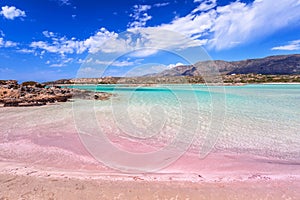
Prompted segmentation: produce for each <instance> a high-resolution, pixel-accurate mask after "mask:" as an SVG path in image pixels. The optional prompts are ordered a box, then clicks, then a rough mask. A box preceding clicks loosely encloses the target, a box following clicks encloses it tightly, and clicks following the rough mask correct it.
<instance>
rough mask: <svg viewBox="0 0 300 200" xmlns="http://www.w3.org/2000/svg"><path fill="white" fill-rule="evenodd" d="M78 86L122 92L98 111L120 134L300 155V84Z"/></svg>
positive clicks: (202, 146) (280, 155) (216, 148)
mask: <svg viewBox="0 0 300 200" xmlns="http://www.w3.org/2000/svg"><path fill="white" fill-rule="evenodd" d="M74 87H76V88H80V89H85V90H91V91H102V92H111V93H114V94H116V96H115V97H113V98H112V99H111V100H109V101H103V102H95V110H96V113H97V116H98V119H99V121H101V122H104V121H105V123H104V125H103V126H104V127H105V128H108V129H109V130H110V131H111V132H113V133H114V134H117V135H121V136H124V135H126V136H127V137H132V138H140V139H141V140H146V139H147V141H162V142H168V141H171V140H172V139H174V138H175V137H177V138H178V137H179V138H180V141H187V143H191V141H192V145H191V149H192V150H193V149H194V150H196V151H197V150H199V149H200V151H201V150H202V151H208V150H209V151H211V150H212V151H233V152H238V153H249V154H255V155H261V156H267V157H271V158H279V159H284V160H293V161H295V160H296V161H298V160H299V159H300V85H245V86H225V87H221V86H211V87H207V86H205V85H158V86H155V87H128V86H126V85H98V86H91V85H86V86H84V85H82V86H74ZM178 133H179V134H178ZM183 143H184V142H183ZM176 145H179V144H178V143H176ZM213 145H214V147H212V146H213ZM183 146H184V145H183ZM205 148H206V150H205Z"/></svg>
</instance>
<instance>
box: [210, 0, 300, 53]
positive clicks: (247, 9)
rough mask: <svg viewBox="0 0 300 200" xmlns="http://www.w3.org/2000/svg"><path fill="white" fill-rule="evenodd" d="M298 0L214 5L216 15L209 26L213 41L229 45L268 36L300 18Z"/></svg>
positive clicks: (268, 0) (215, 44)
mask: <svg viewBox="0 0 300 200" xmlns="http://www.w3.org/2000/svg"><path fill="white" fill-rule="evenodd" d="M299 10H300V3H299V0H289V1H276V2H274V1H273V0H264V1H262V0H255V1H254V2H253V3H248V4H246V3H242V2H239V1H236V2H233V3H231V4H229V5H227V6H219V7H217V8H216V9H215V11H216V13H217V15H216V18H215V20H214V25H213V27H212V29H211V30H210V31H211V32H212V33H213V38H212V40H211V41H210V45H211V46H212V47H214V48H216V49H226V48H230V47H233V46H236V45H239V44H244V43H247V42H251V41H254V40H257V39H261V38H264V37H267V36H268V35H270V34H272V33H274V32H275V31H277V30H279V29H282V28H284V27H286V26H288V25H291V24H293V23H297V22H298V21H299V20H300V12H299Z"/></svg>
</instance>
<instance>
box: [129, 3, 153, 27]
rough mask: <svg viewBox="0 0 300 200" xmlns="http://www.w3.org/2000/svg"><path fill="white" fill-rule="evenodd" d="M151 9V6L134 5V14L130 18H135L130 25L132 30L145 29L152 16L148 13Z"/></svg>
mask: <svg viewBox="0 0 300 200" xmlns="http://www.w3.org/2000/svg"><path fill="white" fill-rule="evenodd" d="M150 9H151V6H150V5H134V6H133V13H131V14H130V15H129V16H130V17H131V18H133V21H132V22H130V23H129V24H128V27H130V28H138V27H144V26H145V25H146V23H147V21H149V20H150V19H152V16H150V15H148V13H147V11H148V10H150Z"/></svg>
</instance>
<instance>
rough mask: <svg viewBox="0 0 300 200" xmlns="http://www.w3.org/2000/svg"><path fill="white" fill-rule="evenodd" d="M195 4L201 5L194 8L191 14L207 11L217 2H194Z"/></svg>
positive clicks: (208, 0)
mask: <svg viewBox="0 0 300 200" xmlns="http://www.w3.org/2000/svg"><path fill="white" fill-rule="evenodd" d="M194 2H195V3H201V4H200V5H199V6H198V7H197V8H195V9H194V10H193V11H192V13H196V12H198V11H207V10H210V9H212V8H214V7H216V6H217V0H195V1H194Z"/></svg>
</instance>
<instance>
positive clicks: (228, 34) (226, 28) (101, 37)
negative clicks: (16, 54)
mask: <svg viewBox="0 0 300 200" xmlns="http://www.w3.org/2000/svg"><path fill="white" fill-rule="evenodd" d="M194 2H195V3H197V4H198V5H197V6H196V8H195V9H194V10H191V12H190V13H189V14H187V15H185V16H182V17H177V18H175V19H174V20H172V21H171V22H170V23H165V24H161V25H159V26H155V27H145V25H146V22H147V21H148V20H149V19H150V18H151V17H149V15H148V14H147V11H148V10H149V9H151V8H152V7H155V4H154V5H152V6H151V5H135V6H134V7H133V11H134V12H133V13H132V14H131V15H130V16H131V17H132V18H133V22H131V23H130V24H129V25H128V29H127V32H126V33H125V34H118V33H115V32H111V31H109V30H107V29H106V28H101V29H99V30H98V31H97V32H95V34H93V35H91V36H90V37H88V38H86V39H84V40H77V39H76V38H71V39H69V38H67V37H65V36H64V37H59V36H58V35H57V34H55V33H53V32H50V31H44V32H43V35H44V36H45V38H46V39H47V40H46V41H34V42H32V43H31V45H30V46H31V47H32V48H33V49H39V50H42V51H47V52H51V53H59V54H61V55H62V56H64V55H65V54H75V53H76V54H81V53H83V52H89V53H92V54H94V53H98V52H103V53H126V52H130V51H132V53H131V54H130V56H132V57H146V56H149V55H153V54H155V53H157V52H158V50H159V49H163V50H176V49H177V50H178V49H186V48H189V47H196V46H203V45H207V46H209V47H211V48H214V49H217V50H222V49H228V48H231V47H234V46H237V45H240V44H244V43H247V42H251V41H253V40H257V39H262V38H264V37H267V36H269V35H271V34H272V33H274V32H275V31H277V30H279V29H282V28H284V27H287V26H289V25H291V24H294V23H297V22H298V21H299V20H300V12H299V9H300V3H299V0H290V1H278V2H276V3H274V1H272V0H263V1H262V0H255V1H254V2H252V3H243V2H240V1H236V2H232V3H230V4H228V5H225V6H217V4H216V0H201V1H200V0H195V1H194ZM274 4H276V6H274ZM159 6H163V5H156V7H159ZM270 8H272V9H270ZM270 19H272V20H270ZM166 35H167V36H168V37H165V36H166ZM2 43H3V42H2ZM2 46H3V44H2ZM298 47H299V42H298V41H293V42H291V43H289V44H288V45H286V46H280V47H274V48H273V50H279V49H297V48H298ZM126 64H129V63H123V64H120V65H126Z"/></svg>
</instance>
